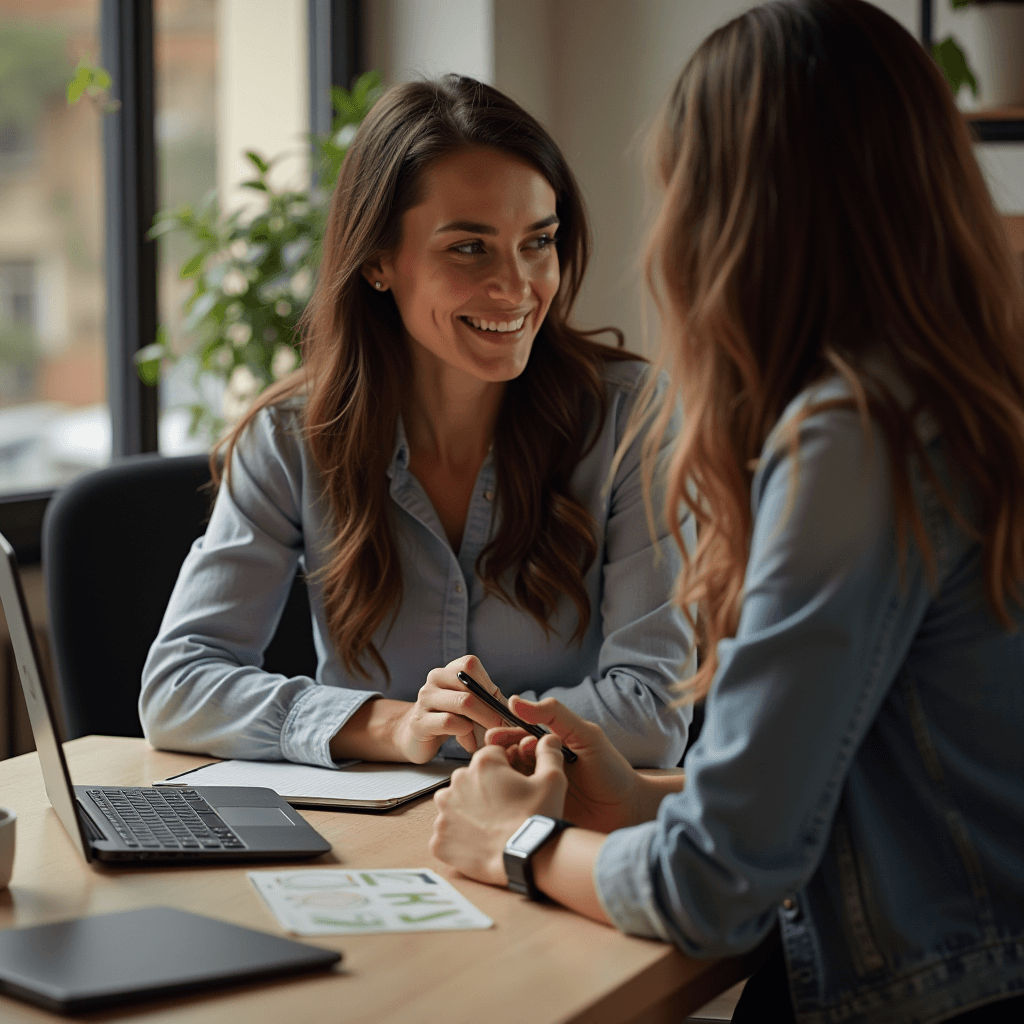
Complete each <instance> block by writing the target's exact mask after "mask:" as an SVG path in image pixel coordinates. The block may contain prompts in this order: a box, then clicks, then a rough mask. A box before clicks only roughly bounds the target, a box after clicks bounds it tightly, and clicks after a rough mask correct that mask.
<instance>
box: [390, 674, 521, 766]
mask: <svg viewBox="0 0 1024 1024" xmlns="http://www.w3.org/2000/svg"><path fill="white" fill-rule="evenodd" d="M457 672H468V673H470V674H471V675H472V676H473V677H474V678H475V679H476V680H477V681H478V682H479V683H480V684H481V685H482V686H483V687H484V688H485V689H486V690H487V691H488V692H489V693H492V694H494V695H495V696H497V697H498V698H499V699H503V698H502V697H501V692H500V691H499V690H498V688H497V687H496V686H495V685H494V683H492V682H491V679H490V676H488V674H487V671H486V670H485V669H484V667H483V665H482V664H481V663H480V659H479V658H475V657H473V656H472V655H467V656H466V657H462V658H457V659H456V660H455V661H452V662H449V663H448V664H447V665H445V667H444V668H435V669H433V670H431V671H430V672H429V673H428V674H427V680H426V682H425V683H424V684H423V685H422V686H421V687H420V690H419V693H417V695H416V700H415V701H414V702H413V703H411V704H406V705H404V708H403V711H402V714H401V715H400V717H399V718H398V720H397V722H395V727H394V742H395V744H396V746H397V747H398V748H399V751H400V752H401V753H402V755H403V756H404V757H406V758H407V759H408V760H410V761H412V762H413V763H414V764H424V763H425V762H427V761H429V760H430V759H431V758H432V757H434V756H435V755H436V754H437V752H438V750H440V748H441V744H442V743H444V741H445V740H446V739H448V737H449V736H453V737H454V738H455V739H456V740H458V742H459V745H460V746H461V747H462V748H463V749H464V750H467V751H468V752H469V753H471V754H472V753H473V752H474V751H475V750H477V749H478V747H480V746H481V745H482V744H481V742H480V737H482V736H483V735H484V732H485V731H486V730H488V729H491V728H494V727H495V726H498V725H500V724H501V718H500V717H499V716H498V714H497V713H496V712H494V711H492V710H491V709H490V708H489V707H487V705H486V704H484V703H483V701H481V700H479V699H477V698H476V697H474V696H473V694H471V693H470V692H469V691H468V690H467V689H466V687H465V686H463V685H462V683H460V682H459V680H458V678H457V677H456V673H457Z"/></svg>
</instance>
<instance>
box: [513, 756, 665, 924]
mask: <svg viewBox="0 0 1024 1024" xmlns="http://www.w3.org/2000/svg"><path fill="white" fill-rule="evenodd" d="M682 788H683V776H682V775H655V776H644V777H643V782H642V784H641V785H639V786H638V787H637V789H636V790H635V795H636V797H637V804H636V820H635V821H634V822H633V824H636V825H640V824H642V823H643V822H645V821H653V820H654V818H655V817H657V814H658V807H659V806H660V804H661V801H662V800H663V799H664V797H666V796H667V795H668V794H669V793H678V792H680V791H681V790H682ZM605 838H606V837H605V836H604V835H603V834H602V833H600V832H592V831H590V830H588V829H583V828H570V829H566V831H565V832H563V833H562V834H561V835H559V836H558V837H557V839H555V840H554V841H553V842H550V843H548V844H547V845H545V846H544V847H542V848H541V849H540V850H539V851H538V852H537V854H536V856H535V857H534V858H533V878H534V882H535V883H536V884H537V887H538V888H539V889H540V891H541V892H543V893H544V894H545V895H546V896H550V897H551V899H553V900H555V901H556V902H557V903H561V904H562V906H564V907H568V908H569V909H570V910H574V911H576V913H577V914H583V915H584V916H585V917H589V918H591V919H592V920H594V921H600V922H601V924H611V921H610V920H609V919H608V915H607V914H606V913H605V911H604V907H603V906H602V905H601V901H600V900H599V899H598V896H597V889H596V888H595V886H594V865H595V864H596V863H597V857H598V854H599V853H600V852H601V846H602V844H603V843H604V841H605Z"/></svg>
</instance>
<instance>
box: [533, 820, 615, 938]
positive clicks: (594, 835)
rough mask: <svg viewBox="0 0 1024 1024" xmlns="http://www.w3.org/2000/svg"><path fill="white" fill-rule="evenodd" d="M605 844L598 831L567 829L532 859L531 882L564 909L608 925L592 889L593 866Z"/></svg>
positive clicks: (595, 891) (594, 890) (599, 902)
mask: <svg viewBox="0 0 1024 1024" xmlns="http://www.w3.org/2000/svg"><path fill="white" fill-rule="evenodd" d="M604 841H605V836H603V835H602V834H601V833H600V832H589V831H587V830H586V829H582V828H570V829H566V831H565V832H563V833H562V834H561V835H560V836H558V838H557V839H556V840H554V842H550V843H548V844H547V845H545V846H544V847H542V848H541V849H540V850H539V851H538V852H537V854H536V856H535V857H534V858H533V880H534V882H535V884H536V885H537V887H538V888H539V889H540V891H541V892H542V893H544V895H545V896H550V897H551V899H553V900H554V901H555V902H556V903H561V904H562V906H563V907H568V908H569V909H570V910H574V911H576V913H577V914H583V916H584V917H589V918H591V919H592V920H594V921H599V922H600V923H601V924H611V921H609V920H608V915H607V914H606V913H605V912H604V907H602V906H601V901H600V900H599V899H598V898H597V889H596V888H595V887H594V864H595V863H596V862H597V855H598V854H599V853H600V852H601V844H602V843H604Z"/></svg>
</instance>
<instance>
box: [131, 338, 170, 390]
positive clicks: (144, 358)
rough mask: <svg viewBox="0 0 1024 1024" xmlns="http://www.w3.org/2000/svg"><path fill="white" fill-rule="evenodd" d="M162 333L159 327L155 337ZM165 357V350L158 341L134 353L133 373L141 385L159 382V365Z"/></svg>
mask: <svg viewBox="0 0 1024 1024" xmlns="http://www.w3.org/2000/svg"><path fill="white" fill-rule="evenodd" d="M162 331H163V328H162V327H161V328H160V330H159V331H158V332H157V336H158V337H159V336H160V333H161V332H162ZM166 355H167V348H166V346H164V345H163V344H162V343H161V342H160V341H155V342H153V344H152V345H147V346H146V347H145V348H140V349H139V351H138V352H136V353H135V356H134V357H133V358H134V362H135V371H136V373H138V375H139V380H141V381H142V383H143V384H147V385H149V386H152V385H154V384H156V383H157V381H159V380H160V364H161V362H162V360H163V359H164V357H165V356H166Z"/></svg>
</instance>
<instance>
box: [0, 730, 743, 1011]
mask: <svg viewBox="0 0 1024 1024" xmlns="http://www.w3.org/2000/svg"><path fill="white" fill-rule="evenodd" d="M64 749H65V753H66V756H67V759H68V763H69V766H70V770H71V775H72V778H73V780H74V782H75V783H76V784H78V785H102V784H108V785H150V784H151V783H152V782H153V781H155V780H156V779H162V778H165V777H166V776H168V775H173V774H175V773H176V772H180V771H184V770H185V769H187V768H191V767H194V766H195V765H197V764H201V763H202V762H203V759H202V758H197V757H190V756H187V755H182V754H168V753H163V752H160V751H156V750H153V749H152V748H151V747H150V746H149V745H148V744H147V743H146V742H145V741H144V740H140V739H126V738H123V737H109V736H86V737H83V738H82V739H78V740H74V741H72V742H70V743H67V744H65V747H64ZM0 803H3V804H4V805H7V806H11V807H13V808H14V809H15V811H16V812H17V814H18V825H17V829H18V833H17V851H16V855H15V863H14V877H13V878H12V880H11V885H10V889H9V890H7V891H0V928H10V927H12V926H23V925H31V924H38V923H42V922H46V921H55V920H60V919H62V918H68V917H75V916H80V915H87V914H101V913H107V912H111V911H117V910H125V909H130V908H133V907H140V906H150V905H156V904H163V905H169V906H173V907H180V908H181V909H183V910H191V911H194V912H196V913H199V914H205V915H207V916H210V917H217V918H220V919H222V920H225V921H231V922H233V923H235V924H239V925H244V926H247V927H250V928H257V929H260V930H262V931H265V932H270V933H274V934H281V929H280V927H279V926H278V924H277V921H276V919H275V918H274V917H273V915H272V914H271V913H270V911H269V910H268V909H267V908H266V907H265V906H264V904H263V902H262V901H261V899H260V898H259V897H258V896H257V894H256V891H255V889H254V888H253V887H252V884H251V883H250V882H249V881H248V879H247V878H246V876H245V872H246V871H247V870H249V869H250V868H252V867H255V868H268V869H269V868H272V867H275V866H277V865H275V864H272V863H262V864H257V865H242V864H239V865H221V866H215V867H205V866H204V867H159V868H156V867H153V868H148V867H136V868H118V869H112V868H106V867H92V866H89V865H87V864H85V863H84V862H83V861H82V860H81V859H80V858H79V857H78V855H77V854H76V853H75V851H74V848H73V847H72V846H71V843H70V842H69V840H68V838H67V836H66V834H65V832H64V830H63V828H62V827H61V825H60V822H59V821H58V820H57V816H56V815H55V814H54V812H53V810H52V808H51V807H50V805H49V802H48V801H47V799H46V795H45V792H44V790H43V781H42V776H41V774H40V771H39V763H38V760H37V758H36V755H35V754H34V753H32V754H24V755H22V756H21V757H16V758H11V759H9V760H7V761H4V762H0ZM304 813H305V815H306V817H307V818H308V819H309V821H310V822H311V823H312V824H313V825H314V827H315V828H317V829H318V830H319V831H320V832H321V833H322V834H323V835H324V836H325V837H326V838H327V839H328V840H329V841H330V842H331V843H332V844H333V846H334V849H333V851H332V852H331V853H329V854H326V855H325V856H323V857H320V858H318V859H316V860H312V861H302V862H301V864H302V865H310V866H314V867H328V866H334V865H344V866H346V867H354V868H397V867H430V868H433V869H434V870H436V871H438V872H440V873H441V874H442V875H444V876H445V877H446V878H449V879H451V880H452V881H453V882H454V884H455V885H456V887H457V888H458V889H459V890H460V891H461V892H462V893H464V894H465V895H466V896H467V897H468V898H469V899H470V900H471V901H472V902H473V903H474V904H476V906H478V907H479V908H480V909H481V910H482V911H483V912H484V913H485V914H487V915H488V916H489V917H491V918H493V919H494V922H495V927H494V928H493V929H491V930H490V931H485V932H480V931H467V932H435V933H429V934H420V935H416V934H405V935H359V936H350V935H345V936H336V937H335V936H317V938H316V939H315V940H310V941H312V942H314V944H316V945H320V946H328V947H332V948H336V949H339V950H341V951H342V952H343V953H344V960H343V961H342V963H341V965H339V967H338V968H337V969H336V971H335V972H334V973H331V974H324V975H318V976H317V975H314V976H310V977H306V978H299V979H295V980H285V981H280V982H274V983H267V984H265V985H259V986H256V987H250V988H234V989H230V990H225V991H222V992H219V993H217V992H214V993H210V994H207V995H203V996H192V997H188V998H182V999H176V1000H169V1001H168V1000H164V1001H162V1002H158V1003H151V1004H145V1003H141V1004H138V1005H137V1006H135V1007H129V1008H127V1009H121V1010H115V1011H108V1012H107V1013H96V1014H89V1015H86V1016H85V1017H84V1018H80V1019H84V1020H117V1021H135V1020H138V1021H146V1022H147V1024H157V1022H165V1021H166V1022H172V1021H173V1022H174V1024H182V1022H197V1021H204V1022H205V1021H211V1022H213V1021H216V1022H217V1024H230V1022H233V1021H239V1022H245V1024H261V1022H263V1021H275V1022H276V1021H283V1022H285V1024H305V1022H307V1021H308V1022H310V1024H325V1022H328V1021H342V1020H343V1021H346V1022H353V1024H355V1022H367V1024H380V1022H384V1021H387V1022H408V1024H431V1022H434V1021H438V1022H443V1024H460V1022H463V1021H465V1022H466V1024H478V1022H479V1021H480V1020H481V1019H483V1020H486V1021H487V1022H488V1024H503V1022H509V1024H513V1022H514V1024H522V1022H523V1021H530V1022H531V1024H555V1022H570V1021H571V1022H579V1024H584V1022H587V1024H615V1022H623V1024H625V1022H636V1024H639V1022H640V1021H644V1022H648V1021H649V1022H652V1024H662V1022H665V1024H667V1022H669V1021H672V1022H674V1024H678V1022H680V1021H682V1019H683V1018H684V1017H685V1016H686V1015H687V1014H688V1013H689V1012H691V1011H692V1010H694V1009H696V1008H697V1007H698V1006H701V1005H702V1004H703V1003H705V1002H706V1001H707V1000H708V999H710V998H711V997H712V996H713V995H715V994H716V993H718V992H720V991H722V990H723V989H725V988H728V987H729V986H730V985H732V984H734V983H735V982H737V981H739V980H740V979H741V978H744V977H746V976H747V975H748V974H750V973H751V970H752V969H753V966H751V965H756V963H757V955H756V954H751V956H749V957H745V958H737V959H735V960H718V961H698V960H691V959H689V958H687V957H685V956H683V955H682V954H681V953H679V952H678V951H677V950H675V949H674V948H672V947H670V946H667V945H664V944H662V943H660V942H653V941H648V940H646V939H637V938H631V937H629V936H625V935H622V934H620V933H619V932H617V931H615V930H614V929H612V928H609V927H606V926H604V925H599V924H595V923H593V922H592V921H588V920H586V919H585V918H582V917H577V916H576V915H574V914H571V913H569V912H568V911H567V910H564V909H562V908H560V907H556V906H551V905H541V904H537V903H532V902H530V901H529V900H525V899H523V898H521V897H519V896H516V895H514V894H512V893H509V892H507V891H505V890H502V889H495V888H492V887H491V886H487V885H481V884H479V883H477V882H472V881H469V880H467V879H465V878H462V877H461V876H459V875H457V874H455V872H453V871H452V870H451V869H450V868H448V867H447V865H444V864H441V863H440V862H439V861H436V860H435V859H434V858H433V857H431V856H430V853H429V852H428V851H427V838H428V837H429V835H430V831H431V826H432V823H433V820H434V804H433V801H432V800H431V799H430V798H429V797H427V798H424V799H421V800H418V801H416V802H415V803H412V804H407V805H406V806H405V807H402V808H399V809H398V810H396V811H392V812H391V813H389V814H387V815H368V814H347V813H342V812H337V811H305V812H304ZM297 866H298V865H297ZM62 1019H65V1018H61V1017H58V1016H55V1015H53V1014H49V1013H47V1012H45V1011H43V1010H39V1009H36V1008H34V1007H31V1006H29V1005H28V1004H25V1003H20V1002H17V1001H16V1000H12V999H7V998H5V997H3V996H0V1020H2V1021H4V1022H5V1024H6V1022H27V1021H33V1022H39V1021H51V1022H52V1021H55V1020H62Z"/></svg>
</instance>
